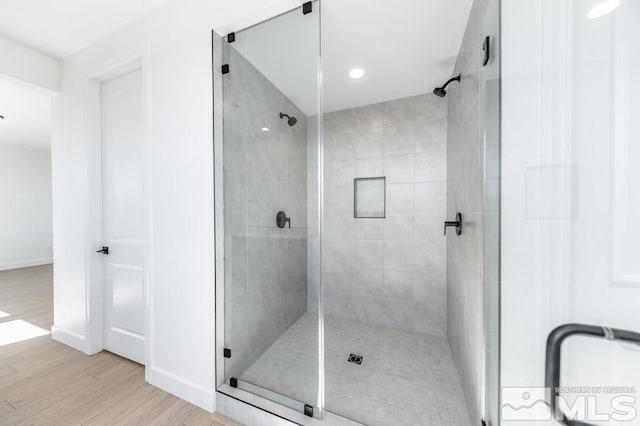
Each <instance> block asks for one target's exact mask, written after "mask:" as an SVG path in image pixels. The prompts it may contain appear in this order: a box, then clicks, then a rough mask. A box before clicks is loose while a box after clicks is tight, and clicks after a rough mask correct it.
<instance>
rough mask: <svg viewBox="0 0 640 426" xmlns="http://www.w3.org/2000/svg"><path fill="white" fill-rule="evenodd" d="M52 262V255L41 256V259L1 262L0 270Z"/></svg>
mask: <svg viewBox="0 0 640 426" xmlns="http://www.w3.org/2000/svg"><path fill="white" fill-rule="evenodd" d="M51 263H53V258H52V257H43V258H42V259H31V260H23V261H20V262H11V263H2V264H0V271H8V270H9V269H20V268H28V267H30V266H40V265H49V264H51Z"/></svg>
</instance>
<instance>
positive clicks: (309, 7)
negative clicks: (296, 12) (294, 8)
mask: <svg viewBox="0 0 640 426" xmlns="http://www.w3.org/2000/svg"><path fill="white" fill-rule="evenodd" d="M312 11H313V6H312V5H311V2H310V1H308V2H306V3H303V4H302V14H303V15H306V14H308V13H311V12H312Z"/></svg>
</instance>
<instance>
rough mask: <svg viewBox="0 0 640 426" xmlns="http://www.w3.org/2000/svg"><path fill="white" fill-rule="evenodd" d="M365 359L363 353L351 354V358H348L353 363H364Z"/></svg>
mask: <svg viewBox="0 0 640 426" xmlns="http://www.w3.org/2000/svg"><path fill="white" fill-rule="evenodd" d="M363 359H364V357H363V356H362V355H358V354H349V358H348V359H347V361H349V362H350V363H352V364H358V365H362V360H363Z"/></svg>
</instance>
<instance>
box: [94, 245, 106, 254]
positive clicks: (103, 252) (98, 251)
mask: <svg viewBox="0 0 640 426" xmlns="http://www.w3.org/2000/svg"><path fill="white" fill-rule="evenodd" d="M96 253H102V254H109V247H107V246H102V249H101V250H97V251H96Z"/></svg>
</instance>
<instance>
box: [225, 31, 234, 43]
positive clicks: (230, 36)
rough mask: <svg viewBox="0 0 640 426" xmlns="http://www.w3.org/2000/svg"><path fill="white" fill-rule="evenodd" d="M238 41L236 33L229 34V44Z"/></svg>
mask: <svg viewBox="0 0 640 426" xmlns="http://www.w3.org/2000/svg"><path fill="white" fill-rule="evenodd" d="M234 41H236V33H229V34H227V43H233V42H234Z"/></svg>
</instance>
